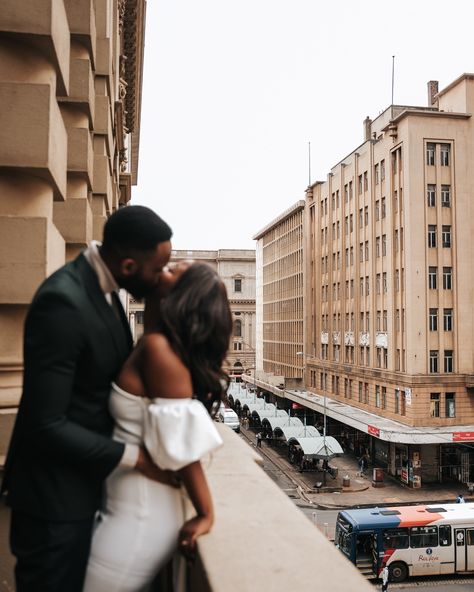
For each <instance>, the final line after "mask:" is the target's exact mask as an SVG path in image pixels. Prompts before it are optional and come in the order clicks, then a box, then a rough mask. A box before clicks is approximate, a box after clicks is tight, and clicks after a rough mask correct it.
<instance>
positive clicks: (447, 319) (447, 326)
mask: <svg viewBox="0 0 474 592" xmlns="http://www.w3.org/2000/svg"><path fill="white" fill-rule="evenodd" d="M443 327H444V330H445V331H452V330H453V309H452V308H445V309H444V310H443Z"/></svg>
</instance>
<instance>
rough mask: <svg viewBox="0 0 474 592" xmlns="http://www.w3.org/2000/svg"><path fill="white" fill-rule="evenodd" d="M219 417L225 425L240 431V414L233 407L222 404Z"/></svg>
mask: <svg viewBox="0 0 474 592" xmlns="http://www.w3.org/2000/svg"><path fill="white" fill-rule="evenodd" d="M217 418H218V420H219V421H220V422H221V423H224V424H225V425H227V426H229V427H230V428H232V429H233V430H234V432H237V433H239V432H240V421H239V416H238V415H237V413H236V412H235V411H234V410H233V409H230V407H224V406H223V405H221V406H220V409H219V412H218V414H217Z"/></svg>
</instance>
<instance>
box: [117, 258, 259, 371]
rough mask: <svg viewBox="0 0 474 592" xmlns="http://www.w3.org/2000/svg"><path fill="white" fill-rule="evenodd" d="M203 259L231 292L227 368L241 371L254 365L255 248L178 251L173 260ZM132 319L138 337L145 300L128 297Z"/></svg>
mask: <svg viewBox="0 0 474 592" xmlns="http://www.w3.org/2000/svg"><path fill="white" fill-rule="evenodd" d="M187 260H193V261H203V262H205V263H207V264H209V265H211V267H213V268H214V269H215V270H216V271H217V273H218V274H219V276H220V277H221V278H222V281H223V282H224V284H225V286H226V289H227V294H228V296H229V301H230V308H231V311H232V318H233V322H234V331H233V335H232V339H231V343H230V346H229V354H228V356H227V368H226V370H227V371H228V372H229V373H230V374H233V375H237V376H238V375H240V374H242V372H244V371H246V370H249V371H250V370H252V369H253V368H254V367H255V251H252V250H238V249H220V250H218V251H201V250H194V251H177V250H174V251H172V253H171V262H178V261H187ZM128 311H129V319H130V325H131V327H132V331H133V333H134V336H135V338H139V337H140V335H141V334H142V333H143V320H144V314H143V303H142V302H137V301H135V300H133V299H132V298H130V299H129V308H128Z"/></svg>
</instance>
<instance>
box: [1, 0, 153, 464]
mask: <svg viewBox="0 0 474 592" xmlns="http://www.w3.org/2000/svg"><path fill="white" fill-rule="evenodd" d="M144 20H145V1H144V0H118V2H106V1H103V0H95V1H94V0H35V2H26V1H24V0H5V1H4V2H2V7H1V10H0V31H1V36H2V40H1V43H0V64H1V66H0V99H1V105H2V109H1V111H0V130H1V138H2V141H1V142H0V252H1V256H0V258H1V262H0V285H1V287H2V288H1V293H0V326H1V327H2V331H1V332H0V407H1V412H0V434H1V437H0V455H2V454H3V453H4V450H5V446H6V444H7V442H8V439H9V434H10V428H11V424H12V420H13V417H14V413H15V408H16V405H17V404H18V400H19V396H20V393H21V384H22V335H23V323H24V319H25V315H26V311H27V308H28V305H29V303H30V301H31V299H32V296H33V294H34V292H35V291H36V289H37V288H38V286H39V284H40V283H41V282H42V280H43V279H45V277H46V276H48V275H49V274H50V273H52V272H53V271H54V270H55V269H57V268H58V267H60V266H61V265H62V264H63V263H64V262H65V261H66V260H68V259H70V258H72V257H74V256H75V255H76V254H77V253H78V252H79V251H80V250H81V249H82V248H83V247H84V246H86V244H87V243H88V242H89V241H90V240H91V239H94V238H96V239H100V238H101V233H102V226H103V223H104V221H105V219H106V217H107V215H108V214H110V213H111V212H113V211H114V210H115V209H116V208H118V207H119V205H123V204H126V203H128V201H129V200H130V193H131V186H132V185H133V184H135V183H136V179H137V168H138V140H139V129H140V104H141V81H142V56H143V39H144Z"/></svg>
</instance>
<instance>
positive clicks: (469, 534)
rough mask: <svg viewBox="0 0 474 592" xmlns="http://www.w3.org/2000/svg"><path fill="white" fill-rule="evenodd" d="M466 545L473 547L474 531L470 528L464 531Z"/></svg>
mask: <svg viewBox="0 0 474 592" xmlns="http://www.w3.org/2000/svg"><path fill="white" fill-rule="evenodd" d="M466 544H468V545H474V529H472V528H469V529H468V530H466Z"/></svg>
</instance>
